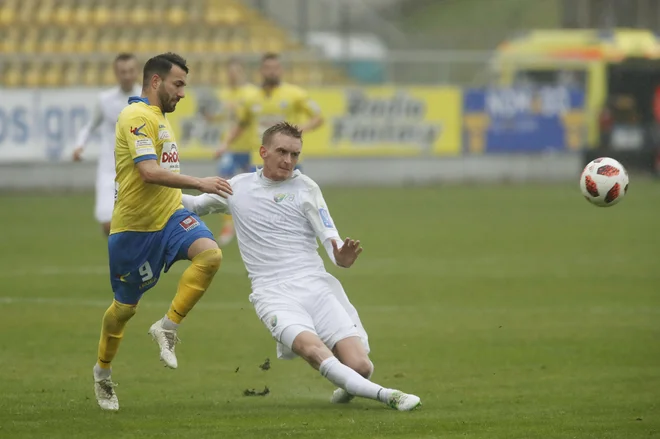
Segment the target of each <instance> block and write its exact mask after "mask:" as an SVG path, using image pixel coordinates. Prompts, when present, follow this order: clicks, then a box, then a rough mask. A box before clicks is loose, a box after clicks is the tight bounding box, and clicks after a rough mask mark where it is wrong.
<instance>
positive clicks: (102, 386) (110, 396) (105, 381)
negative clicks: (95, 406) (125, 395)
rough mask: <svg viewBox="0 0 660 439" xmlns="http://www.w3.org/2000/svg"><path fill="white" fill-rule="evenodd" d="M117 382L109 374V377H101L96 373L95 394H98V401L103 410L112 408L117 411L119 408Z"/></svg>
mask: <svg viewBox="0 0 660 439" xmlns="http://www.w3.org/2000/svg"><path fill="white" fill-rule="evenodd" d="M115 387H117V384H115V383H113V382H112V379H111V378H110V376H109V375H108V377H107V378H99V377H97V376H96V373H95V374H94V394H95V395H96V402H98V403H99V407H101V408H102V409H103V410H110V411H113V412H116V411H117V410H119V400H118V399H117V394H116V393H115Z"/></svg>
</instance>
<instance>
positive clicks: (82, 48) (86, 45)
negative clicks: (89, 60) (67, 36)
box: [76, 28, 98, 54]
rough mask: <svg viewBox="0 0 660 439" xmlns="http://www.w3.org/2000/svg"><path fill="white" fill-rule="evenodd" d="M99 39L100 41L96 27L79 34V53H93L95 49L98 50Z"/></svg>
mask: <svg viewBox="0 0 660 439" xmlns="http://www.w3.org/2000/svg"><path fill="white" fill-rule="evenodd" d="M97 41H98V34H97V32H96V29H94V28H87V29H85V31H84V32H83V33H82V34H81V35H80V36H79V38H78V40H77V45H76V47H77V49H76V50H77V52H78V53H81V54H85V53H92V52H93V51H94V50H96V45H97Z"/></svg>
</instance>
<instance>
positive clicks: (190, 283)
mask: <svg viewBox="0 0 660 439" xmlns="http://www.w3.org/2000/svg"><path fill="white" fill-rule="evenodd" d="M188 256H189V258H190V259H191V262H192V263H191V264H190V266H189V267H188V268H187V269H186V270H185V271H184V272H183V275H182V276H181V279H180V280H179V286H178V289H177V293H176V296H174V299H173V300H172V304H171V305H170V309H169V310H168V311H167V314H165V316H164V317H163V318H162V319H161V320H159V321H157V322H155V323H154V324H153V325H151V327H150V328H149V334H150V335H151V336H152V338H153V339H154V341H156V343H158V346H159V348H160V359H161V360H162V361H163V362H164V363H165V365H166V366H167V367H170V368H172V369H176V368H177V367H178V360H177V358H176V353H175V348H176V344H177V343H178V342H179V341H180V340H179V337H178V336H177V329H178V327H179V324H180V323H181V322H182V321H183V319H184V318H185V317H186V316H187V315H188V313H189V312H190V311H191V310H192V309H193V307H194V306H195V305H196V304H197V302H198V301H199V300H200V299H201V298H202V296H203V295H204V293H205V292H206V290H207V289H208V287H209V285H211V281H212V280H213V277H214V276H215V273H216V272H217V271H218V269H219V268H220V264H221V262H222V251H221V250H220V249H219V248H218V246H217V244H216V243H215V241H213V240H212V239H208V238H201V239H198V240H196V241H195V242H193V244H192V245H191V246H190V248H189V249H188Z"/></svg>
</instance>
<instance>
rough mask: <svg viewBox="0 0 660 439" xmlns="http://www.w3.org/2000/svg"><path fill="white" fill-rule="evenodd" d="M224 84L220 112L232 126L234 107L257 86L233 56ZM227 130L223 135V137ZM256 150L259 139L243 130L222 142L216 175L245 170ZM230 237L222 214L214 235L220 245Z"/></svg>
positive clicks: (250, 97)
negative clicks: (218, 228)
mask: <svg viewBox="0 0 660 439" xmlns="http://www.w3.org/2000/svg"><path fill="white" fill-rule="evenodd" d="M227 77H228V81H229V83H228V86H227V87H225V88H223V89H222V91H221V92H220V101H221V102H222V105H223V109H224V111H223V112H222V113H223V116H224V117H228V118H229V120H230V121H231V124H232V127H233V125H236V124H237V123H238V120H237V110H238V108H240V106H241V105H242V104H243V103H244V102H247V101H250V100H253V99H254V98H253V96H254V95H255V94H256V93H258V91H259V88H258V87H257V86H256V85H254V84H251V83H249V82H248V81H247V79H246V76H245V68H244V66H243V64H242V63H241V62H240V61H239V60H237V59H231V60H229V63H228V64H227ZM228 137H229V133H227V134H226V135H225V139H224V140H227V139H228ZM257 149H259V138H258V136H256V135H254V133H252V132H250V131H249V130H243V132H241V133H240V134H239V135H238V136H237V137H235V138H234V139H233V140H232V142H231V147H230V146H229V144H228V143H226V144H223V145H222V146H221V147H220V149H218V151H216V155H215V157H216V159H218V158H219V159H220V160H219V162H218V174H219V175H220V176H221V177H223V178H231V177H233V176H235V175H238V174H240V173H243V172H248V171H249V170H250V168H251V164H250V160H251V153H252V151H256V150H257ZM233 238H234V222H233V220H232V217H231V215H224V216H223V224H222V230H221V231H220V236H219V238H218V244H219V245H220V247H224V246H225V245H227V244H229V242H231V240H232V239H233Z"/></svg>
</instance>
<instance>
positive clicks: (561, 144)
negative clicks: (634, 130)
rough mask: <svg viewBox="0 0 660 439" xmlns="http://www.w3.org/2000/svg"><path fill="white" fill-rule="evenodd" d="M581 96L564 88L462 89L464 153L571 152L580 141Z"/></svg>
mask: <svg viewBox="0 0 660 439" xmlns="http://www.w3.org/2000/svg"><path fill="white" fill-rule="evenodd" d="M584 124H585V94H584V92H583V91H582V90H579V89H573V88H567V87H540V88H526V87H525V88H522V87H521V88H490V89H466V90H465V91H464V94H463V148H464V152H466V153H473V154H474V153H477V154H479V153H486V154H489V153H492V154H496V153H517V152H524V153H530V152H548V151H566V150H576V149H580V148H582V147H583V146H584V141H585V135H586V130H585V125H584Z"/></svg>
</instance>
